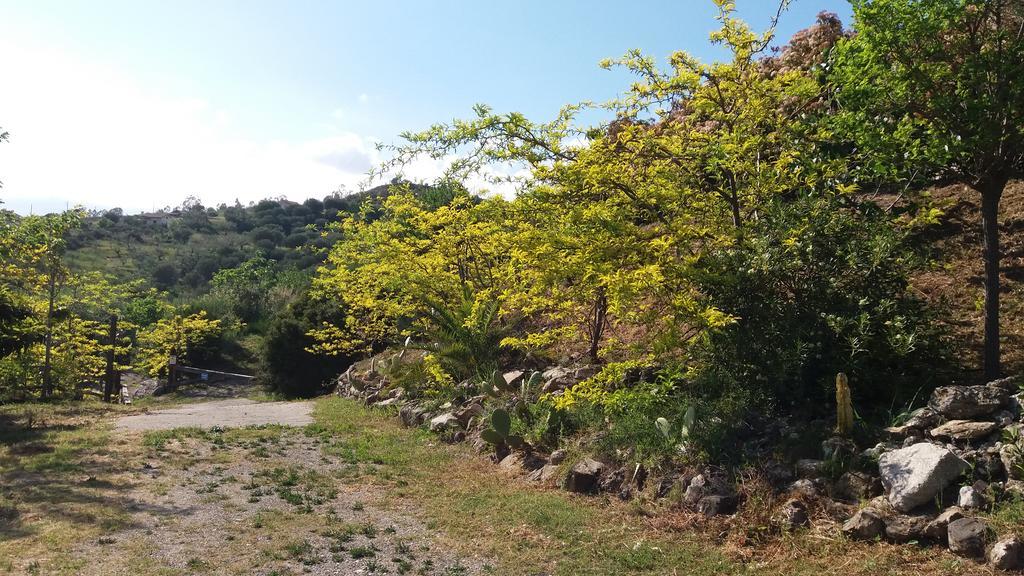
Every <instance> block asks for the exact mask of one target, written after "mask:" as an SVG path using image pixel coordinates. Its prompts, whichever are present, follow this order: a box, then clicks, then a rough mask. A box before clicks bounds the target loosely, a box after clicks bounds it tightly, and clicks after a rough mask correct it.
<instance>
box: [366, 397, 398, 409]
mask: <svg viewBox="0 0 1024 576" xmlns="http://www.w3.org/2000/svg"><path fill="white" fill-rule="evenodd" d="M401 404H402V399H401V398H396V397H391V398H385V399H384V400H381V401H379V402H374V403H373V405H374V406H376V407H378V408H386V407H388V406H396V405H401Z"/></svg>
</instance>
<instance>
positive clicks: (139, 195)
mask: <svg viewBox="0 0 1024 576" xmlns="http://www.w3.org/2000/svg"><path fill="white" fill-rule="evenodd" d="M0 54H3V55H4V57H3V58H0V78H2V79H3V84H4V87H3V89H2V90H0V114H2V116H0V126H3V128H4V129H5V130H8V131H9V132H10V134H11V138H10V141H9V142H7V143H4V144H0V181H2V182H3V185H4V187H3V188H2V189H0V198H2V199H3V200H4V202H6V203H7V204H8V206H9V207H14V208H16V209H26V208H27V206H28V205H29V204H31V203H33V202H34V201H38V202H43V201H44V200H45V201H46V202H47V203H48V204H49V205H51V206H52V205H55V204H57V205H60V207H63V203H64V202H68V203H70V204H71V205H74V204H83V205H85V206H87V207H111V206H121V207H123V208H125V209H126V210H128V211H138V210H149V209H151V208H152V207H154V206H157V207H159V206H164V205H175V204H178V203H179V202H180V201H181V200H182V199H183V198H185V197H186V196H189V195H194V196H197V197H199V198H200V199H201V200H202V201H203V202H204V203H205V204H207V205H214V204H217V203H220V202H228V203H230V202H233V201H234V200H235V199H236V198H237V199H239V200H241V201H242V202H247V201H250V200H258V199H261V198H265V197H269V196H275V197H276V196H287V197H289V198H292V199H297V200H301V199H304V198H308V197H312V196H316V197H322V196H324V195H326V194H328V193H330V192H331V191H332V190H335V189H337V188H339V187H340V186H346V187H348V188H350V189H352V188H357V187H358V184H359V183H360V182H361V181H362V180H363V179H364V177H365V176H364V174H365V172H366V170H367V169H368V168H369V166H371V165H373V164H375V163H376V162H378V161H379V159H378V156H377V152H376V150H375V149H374V147H373V142H372V141H370V140H369V139H368V138H365V137H362V136H360V135H358V134H354V133H340V134H330V135H327V134H329V133H327V132H326V131H325V136H324V137H323V138H319V139H313V140H308V141H300V142H295V141H285V140H280V141H257V140H253V139H249V138H243V137H241V136H239V135H237V133H235V132H233V131H232V124H233V118H232V116H231V113H230V103H215V102H210V101H208V100H206V99H204V98H201V97H190V98H173V97H167V96H166V95H163V94H159V93H154V92H153V91H151V90H148V89H147V87H145V86H142V85H140V84H139V83H138V82H137V81H136V80H135V79H134V78H132V77H130V76H128V75H126V74H124V73H122V72H121V71H119V70H117V69H114V68H112V67H110V66H107V65H104V64H102V63H97V62H91V61H86V60H84V59H82V58H80V57H77V56H75V55H73V54H70V53H67V52H63V51H61V50H58V49H54V48H39V47H27V46H25V45H18V44H14V43H12V42H11V41H10V40H3V39H0ZM337 112H339V111H336V114H334V116H335V117H337ZM37 205H38V204H37Z"/></svg>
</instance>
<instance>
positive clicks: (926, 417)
mask: <svg viewBox="0 0 1024 576" xmlns="http://www.w3.org/2000/svg"><path fill="white" fill-rule="evenodd" d="M941 421H942V415H941V414H939V413H938V412H936V411H935V410H932V409H931V408H929V407H927V406H925V407H923V408H918V409H917V410H914V411H913V412H911V413H910V418H908V419H907V421H906V422H904V423H903V425H904V426H910V427H912V428H919V429H921V430H925V429H928V428H932V427H934V426H935V425H936V424H938V423H939V422H941Z"/></svg>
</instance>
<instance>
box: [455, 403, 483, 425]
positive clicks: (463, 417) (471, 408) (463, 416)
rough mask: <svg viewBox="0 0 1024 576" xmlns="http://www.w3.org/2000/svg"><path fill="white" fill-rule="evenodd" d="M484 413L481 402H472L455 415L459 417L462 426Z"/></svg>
mask: <svg viewBox="0 0 1024 576" xmlns="http://www.w3.org/2000/svg"><path fill="white" fill-rule="evenodd" d="M483 415H484V407H483V405H482V404H480V403H479V402H470V403H469V404H466V405H465V406H464V407H463V408H461V409H459V410H458V411H457V412H455V417H456V418H458V419H459V423H460V424H461V425H462V426H467V425H469V421H470V420H471V419H472V418H479V417H481V416H483Z"/></svg>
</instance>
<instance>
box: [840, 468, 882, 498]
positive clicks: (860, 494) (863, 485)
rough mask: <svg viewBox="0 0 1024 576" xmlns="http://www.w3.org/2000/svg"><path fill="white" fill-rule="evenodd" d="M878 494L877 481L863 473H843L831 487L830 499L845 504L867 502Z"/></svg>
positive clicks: (878, 486) (879, 491)
mask: <svg viewBox="0 0 1024 576" xmlns="http://www.w3.org/2000/svg"><path fill="white" fill-rule="evenodd" d="M879 493H881V485H879V484H878V481H877V480H876V479H874V478H872V477H871V476H869V475H867V474H864V473H863V472H845V473H844V474H843V475H842V476H840V477H839V480H837V481H836V483H835V486H833V487H832V497H833V498H836V499H837V500H843V501H845V502H860V501H861V500H868V499H870V498H872V497H874V496H875V495H876V494H879Z"/></svg>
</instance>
